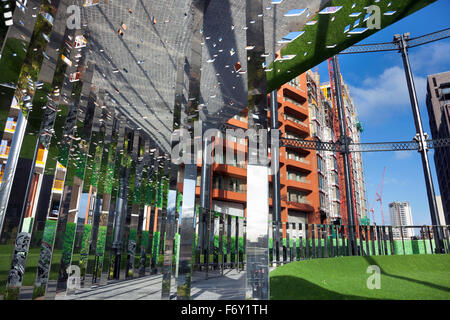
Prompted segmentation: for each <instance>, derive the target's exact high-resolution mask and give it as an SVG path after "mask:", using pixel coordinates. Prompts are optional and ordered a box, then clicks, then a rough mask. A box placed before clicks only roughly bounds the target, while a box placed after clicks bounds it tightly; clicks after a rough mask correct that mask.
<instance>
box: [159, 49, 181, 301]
mask: <svg viewBox="0 0 450 320" xmlns="http://www.w3.org/2000/svg"><path fill="white" fill-rule="evenodd" d="M183 85H184V56H183V55H181V54H180V55H179V57H178V66H177V79H176V88H175V104H174V116H173V126H172V127H173V134H172V136H171V150H174V149H175V147H176V145H177V142H178V141H179V143H180V144H181V143H182V142H181V137H180V127H181V113H182V103H183ZM171 160H172V161H170V173H169V194H168V202H167V219H166V230H167V235H166V243H165V247H164V264H163V271H162V273H163V279H162V289H161V298H162V299H170V288H171V276H172V271H173V266H172V261H173V259H172V256H173V253H174V244H175V237H176V231H177V230H176V229H178V228H177V224H176V219H177V214H178V213H177V212H176V209H177V208H176V202H177V182H178V181H177V179H178V171H179V166H178V165H177V164H176V163H175V161H173V160H174V159H171ZM180 182H181V181H180ZM175 259H177V257H175ZM175 273H176V272H175Z"/></svg>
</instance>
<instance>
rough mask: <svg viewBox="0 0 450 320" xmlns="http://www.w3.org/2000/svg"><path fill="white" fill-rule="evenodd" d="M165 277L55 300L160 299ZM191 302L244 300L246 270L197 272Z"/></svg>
mask: <svg viewBox="0 0 450 320" xmlns="http://www.w3.org/2000/svg"><path fill="white" fill-rule="evenodd" d="M174 280H175V279H174V278H172V288H171V294H172V296H171V298H172V299H176V295H175V293H176V281H174ZM161 281H162V275H151V276H146V277H142V278H137V279H133V280H126V281H119V282H116V283H112V284H108V285H104V286H97V287H93V288H90V289H81V290H79V291H78V292H77V293H76V294H74V295H69V296H67V295H66V294H65V293H64V294H61V295H58V296H56V300H160V299H161ZM191 299H193V300H219V299H220V300H244V299H245V271H241V272H239V273H238V272H237V271H236V270H225V272H224V275H223V276H221V275H220V273H219V272H217V271H215V272H210V273H209V279H208V280H205V274H204V273H202V272H195V273H194V274H193V278H192V289H191Z"/></svg>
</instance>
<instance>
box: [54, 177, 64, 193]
mask: <svg viewBox="0 0 450 320" xmlns="http://www.w3.org/2000/svg"><path fill="white" fill-rule="evenodd" d="M63 186H64V181H62V180H55V183H54V184H53V189H54V190H57V191H62V189H63Z"/></svg>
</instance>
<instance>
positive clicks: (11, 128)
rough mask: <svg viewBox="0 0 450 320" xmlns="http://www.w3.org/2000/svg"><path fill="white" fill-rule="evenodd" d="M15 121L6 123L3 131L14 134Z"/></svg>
mask: <svg viewBox="0 0 450 320" xmlns="http://www.w3.org/2000/svg"><path fill="white" fill-rule="evenodd" d="M16 125H17V122H16V121H6V126H5V131H7V132H14V131H15V130H16Z"/></svg>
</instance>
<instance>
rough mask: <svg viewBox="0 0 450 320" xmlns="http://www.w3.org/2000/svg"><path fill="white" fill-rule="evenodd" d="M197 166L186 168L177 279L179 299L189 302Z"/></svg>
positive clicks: (187, 166) (189, 165)
mask: <svg viewBox="0 0 450 320" xmlns="http://www.w3.org/2000/svg"><path fill="white" fill-rule="evenodd" d="M196 182H197V165H195V164H186V165H185V166H184V179H183V206H182V212H181V214H180V218H179V219H180V254H179V269H178V278H177V299H178V300H189V299H190V292H191V282H192V281H191V277H192V251H193V245H194V241H195V224H196V223H195V222H196V214H195V187H196Z"/></svg>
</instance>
